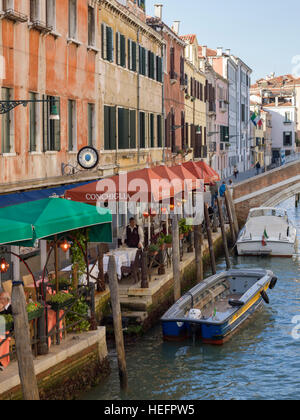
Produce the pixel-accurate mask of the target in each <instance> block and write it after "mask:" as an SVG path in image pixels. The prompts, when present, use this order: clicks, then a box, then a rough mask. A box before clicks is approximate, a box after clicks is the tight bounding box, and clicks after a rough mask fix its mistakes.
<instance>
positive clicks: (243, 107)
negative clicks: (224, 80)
mask: <svg viewBox="0 0 300 420" xmlns="http://www.w3.org/2000/svg"><path fill="white" fill-rule="evenodd" d="M241 119H242V122H245V121H246V107H245V104H242V107H241Z"/></svg>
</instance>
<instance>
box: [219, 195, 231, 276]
mask: <svg viewBox="0 0 300 420" xmlns="http://www.w3.org/2000/svg"><path fill="white" fill-rule="evenodd" d="M217 205H218V211H219V219H220V225H221V231H222V238H223V245H224V251H225V259H226V267H227V270H230V268H231V265H230V258H229V251H228V244H227V236H226V230H225V224H224V217H223V211H222V207H221V203H220V199H219V197H217Z"/></svg>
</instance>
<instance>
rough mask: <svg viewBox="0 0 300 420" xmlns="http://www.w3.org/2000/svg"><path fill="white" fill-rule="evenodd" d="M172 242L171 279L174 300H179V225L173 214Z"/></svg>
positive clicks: (175, 215) (176, 217)
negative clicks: (172, 280) (172, 281)
mask: <svg viewBox="0 0 300 420" xmlns="http://www.w3.org/2000/svg"><path fill="white" fill-rule="evenodd" d="M172 241H173V254H172V259H173V278H174V300H175V302H177V300H178V299H180V298H181V283H180V245H179V223H178V215H177V214H174V215H173V219H172Z"/></svg>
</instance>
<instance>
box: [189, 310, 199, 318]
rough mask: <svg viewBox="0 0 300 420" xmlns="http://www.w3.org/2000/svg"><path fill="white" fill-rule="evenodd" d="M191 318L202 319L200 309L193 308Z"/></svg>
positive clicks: (190, 313)
mask: <svg viewBox="0 0 300 420" xmlns="http://www.w3.org/2000/svg"><path fill="white" fill-rule="evenodd" d="M189 319H202V312H201V311H200V309H191V310H190V312H189Z"/></svg>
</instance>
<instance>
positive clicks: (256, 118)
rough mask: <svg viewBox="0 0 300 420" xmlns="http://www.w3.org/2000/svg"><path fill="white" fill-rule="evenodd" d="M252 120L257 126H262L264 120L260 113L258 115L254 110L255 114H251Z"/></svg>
mask: <svg viewBox="0 0 300 420" xmlns="http://www.w3.org/2000/svg"><path fill="white" fill-rule="evenodd" d="M251 121H252V122H253V124H254V125H255V127H257V126H259V127H261V126H262V120H261V118H260V115H258V114H257V113H256V112H253V114H252V115H251Z"/></svg>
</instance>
